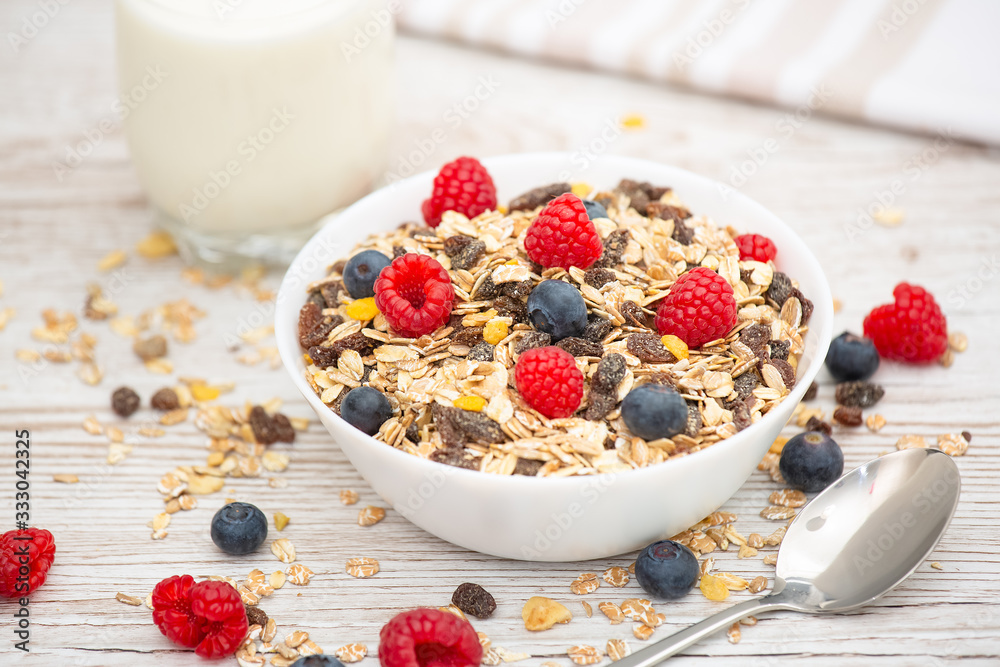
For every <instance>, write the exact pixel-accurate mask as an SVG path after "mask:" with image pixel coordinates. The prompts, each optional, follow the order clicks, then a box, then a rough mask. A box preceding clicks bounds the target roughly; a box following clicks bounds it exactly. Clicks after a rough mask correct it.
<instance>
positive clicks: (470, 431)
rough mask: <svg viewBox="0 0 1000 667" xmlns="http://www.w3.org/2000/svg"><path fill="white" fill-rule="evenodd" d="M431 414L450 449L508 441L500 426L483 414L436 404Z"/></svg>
mask: <svg viewBox="0 0 1000 667" xmlns="http://www.w3.org/2000/svg"><path fill="white" fill-rule="evenodd" d="M431 414H432V415H433V417H434V425H435V426H437V429H438V432H439V433H440V434H441V439H442V440H443V441H444V444H445V445H446V446H448V447H458V446H461V445H464V444H465V443H467V442H475V443H478V444H482V445H489V444H493V443H497V442H503V441H504V440H506V439H507V438H506V437H505V436H504V433H503V430H501V428H500V424H498V423H496V422H495V421H493V420H492V419H490V418H489V417H487V416H486V415H484V414H482V413H481V412H471V411H469V410H460V409H459V408H449V407H446V406H444V405H441V404H439V403H435V404H434V405H433V406H432V407H431Z"/></svg>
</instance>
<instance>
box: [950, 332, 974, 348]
mask: <svg viewBox="0 0 1000 667" xmlns="http://www.w3.org/2000/svg"><path fill="white" fill-rule="evenodd" d="M948 347H950V348H951V349H953V350H954V351H955V352H965V350H966V349H968V347H969V337H968V336H966V335H965V334H964V333H962V332H961V331H952V332H951V333H950V334H948Z"/></svg>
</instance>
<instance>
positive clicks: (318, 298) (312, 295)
mask: <svg viewBox="0 0 1000 667" xmlns="http://www.w3.org/2000/svg"><path fill="white" fill-rule="evenodd" d="M306 303H315V304H316V305H317V306H319V308H320V310H322V309H323V308H326V299H324V298H323V293H322V292H321V291H319V290H316V291H315V292H309V298H308V299H306Z"/></svg>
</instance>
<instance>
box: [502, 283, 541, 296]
mask: <svg viewBox="0 0 1000 667" xmlns="http://www.w3.org/2000/svg"><path fill="white" fill-rule="evenodd" d="M533 288H534V283H532V282H531V280H530V279H529V280H521V281H514V282H509V283H503V284H502V285H500V291H501V292H502V293H503V295H504V296H507V297H510V298H511V299H521V298H524V297H526V296H528V295H529V294H531V290H532V289H533Z"/></svg>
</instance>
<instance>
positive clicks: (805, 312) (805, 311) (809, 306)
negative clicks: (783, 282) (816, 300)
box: [791, 287, 813, 324]
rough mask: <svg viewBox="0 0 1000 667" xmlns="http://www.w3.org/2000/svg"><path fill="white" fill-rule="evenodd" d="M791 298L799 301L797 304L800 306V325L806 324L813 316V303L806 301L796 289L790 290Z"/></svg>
mask: <svg viewBox="0 0 1000 667" xmlns="http://www.w3.org/2000/svg"><path fill="white" fill-rule="evenodd" d="M791 296H794V297H795V298H796V299H798V300H799V303H800V304H802V324H808V323H809V318H810V317H812V314H813V302H812V301H810V300H809V299H807V298H806V297H805V295H804V294H803V293H802V292H800V291H799V288H798V287H796V288H795V289H794V290H792V293H791Z"/></svg>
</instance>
